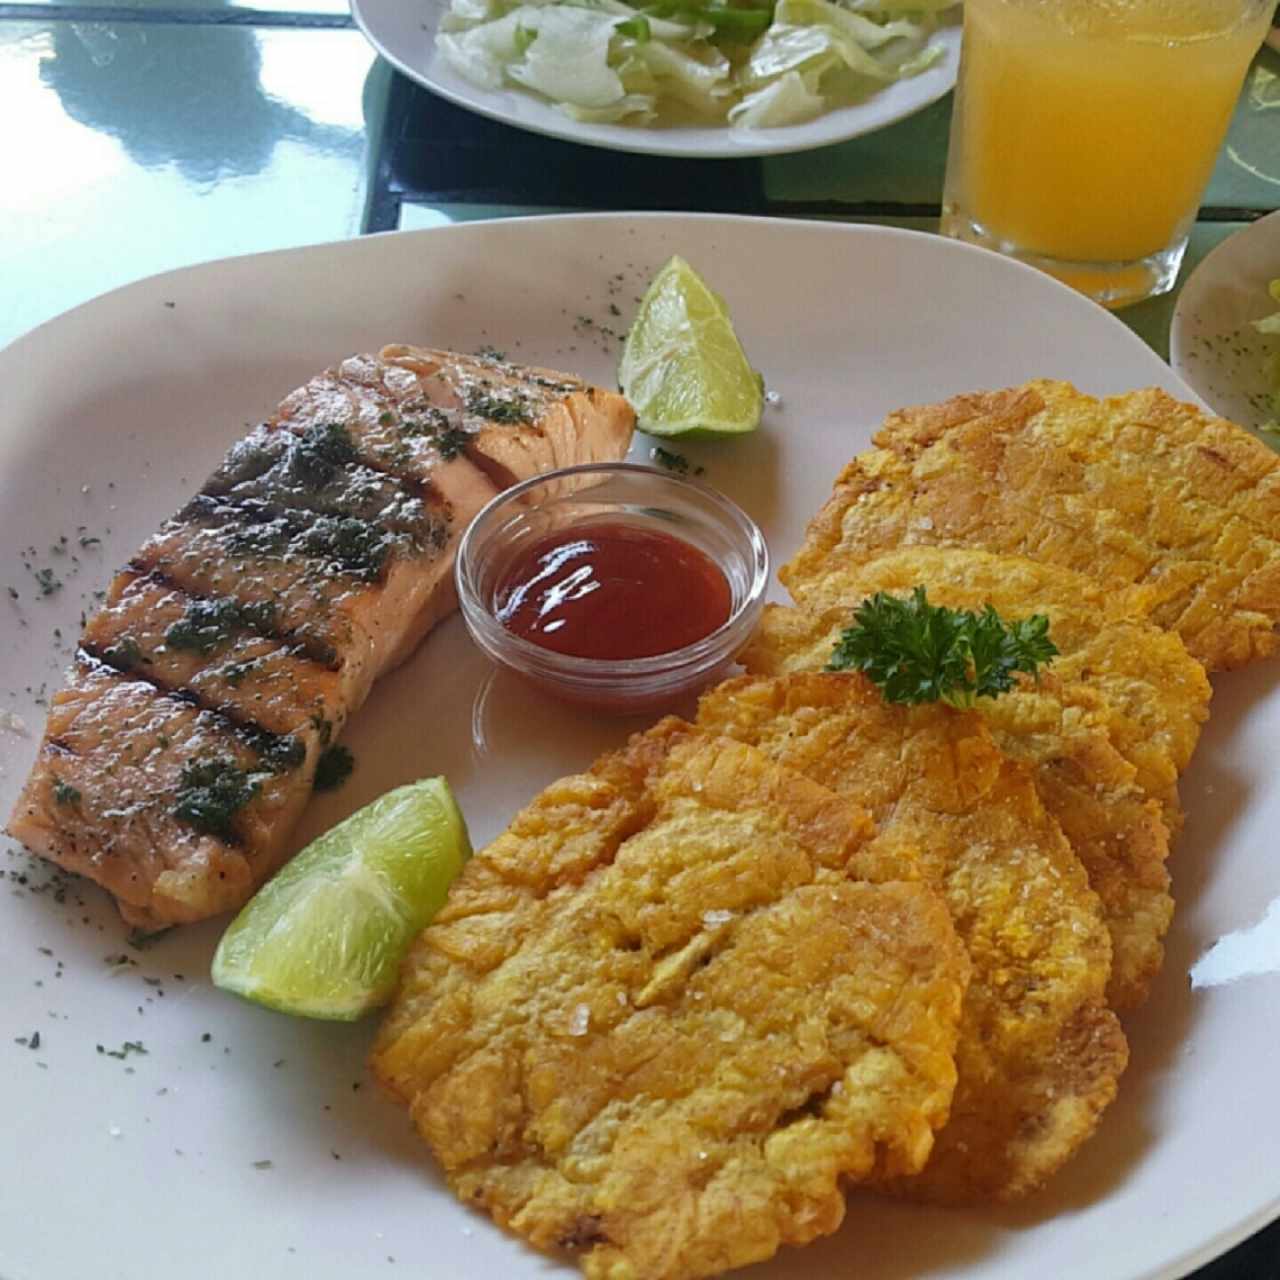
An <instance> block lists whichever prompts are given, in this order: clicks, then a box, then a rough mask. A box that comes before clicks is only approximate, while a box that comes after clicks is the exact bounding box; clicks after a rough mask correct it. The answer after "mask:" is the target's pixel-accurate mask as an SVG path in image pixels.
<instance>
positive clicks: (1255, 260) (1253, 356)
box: [1169, 212, 1280, 427]
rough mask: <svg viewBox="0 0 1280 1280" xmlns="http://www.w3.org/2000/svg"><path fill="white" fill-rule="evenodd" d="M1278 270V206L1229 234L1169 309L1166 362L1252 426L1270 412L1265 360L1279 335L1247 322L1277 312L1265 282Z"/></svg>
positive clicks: (1222, 409)
mask: <svg viewBox="0 0 1280 1280" xmlns="http://www.w3.org/2000/svg"><path fill="white" fill-rule="evenodd" d="M1277 276H1280V212H1276V213H1269V214H1268V215H1267V216H1266V217H1265V218H1259V219H1258V221H1257V222H1254V223H1251V224H1250V225H1249V226H1247V227H1245V228H1244V229H1243V230H1242V231H1237V232H1236V233H1235V234H1234V235H1232V236H1229V237H1228V238H1227V239H1226V240H1224V241H1223V242H1222V243H1221V244H1220V245H1218V246H1217V248H1215V249H1214V250H1213V252H1212V253H1210V254H1209V255H1208V256H1207V257H1206V258H1205V259H1204V261H1203V262H1201V263H1200V264H1199V265H1198V266H1197V267H1196V269H1195V270H1194V271H1193V272H1192V273H1191V275H1190V277H1189V278H1188V280H1187V282H1186V284H1185V285H1184V286H1183V288H1182V292H1181V293H1180V294H1179V295H1178V303H1177V306H1176V307H1175V308H1174V311H1173V325H1172V328H1171V329H1170V332H1169V361H1170V363H1171V364H1172V365H1173V367H1174V369H1176V370H1177V371H1178V373H1179V374H1181V375H1182V377H1183V379H1184V380H1185V381H1186V382H1187V383H1188V384H1189V385H1190V386H1191V387H1193V388H1194V389H1195V390H1196V391H1197V392H1198V393H1199V394H1200V396H1201V397H1202V398H1203V399H1204V400H1205V401H1206V402H1207V403H1208V404H1209V405H1211V406H1212V407H1213V409H1214V411H1215V412H1217V413H1220V414H1221V415H1222V416H1223V417H1224V418H1230V419H1231V421H1232V422H1238V423H1240V424H1241V425H1242V426H1246V427H1258V426H1260V425H1261V424H1262V423H1264V422H1266V421H1268V419H1271V418H1274V417H1275V414H1274V412H1272V410H1271V409H1270V407H1269V399H1268V397H1269V395H1270V393H1272V392H1274V390H1275V388H1274V386H1273V385H1272V384H1271V381H1270V368H1271V361H1272V360H1273V359H1274V353H1275V352H1277V351H1280V339H1278V338H1276V337H1274V336H1271V337H1268V336H1265V335H1263V334H1261V333H1259V332H1258V331H1257V330H1256V329H1255V328H1254V327H1253V326H1252V325H1251V324H1250V323H1249V322H1250V321H1251V320H1259V319H1261V318H1262V317H1263V316H1265V315H1270V314H1271V313H1272V312H1273V311H1275V310H1277V307H1278V306H1280V304H1277V303H1276V302H1274V301H1273V300H1272V298H1271V296H1270V294H1268V293H1267V284H1268V282H1269V281H1271V280H1274V279H1275V278H1276V277H1277Z"/></svg>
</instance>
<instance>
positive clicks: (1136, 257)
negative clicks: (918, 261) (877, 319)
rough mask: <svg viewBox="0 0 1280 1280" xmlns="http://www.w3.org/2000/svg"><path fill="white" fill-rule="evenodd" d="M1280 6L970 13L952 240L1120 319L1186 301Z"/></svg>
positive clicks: (1152, 4)
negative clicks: (1236, 126)
mask: <svg viewBox="0 0 1280 1280" xmlns="http://www.w3.org/2000/svg"><path fill="white" fill-rule="evenodd" d="M1274 10H1275V0H965V6H964V49H963V53H962V56H961V60H960V81H959V84H958V85H957V87H956V101H955V114H954V117H953V120H952V125H951V147H950V151H949V153H948V156H947V177H946V188H945V191H944V193H943V215H942V230H943V232H944V233H945V234H947V235H950V236H954V237H956V238H957V239H960V240H967V241H969V242H971V243H974V244H980V245H984V246H986V247H987V248H989V249H995V250H998V251H999V252H1001V253H1005V254H1009V255H1011V256H1013V257H1015V258H1019V259H1021V260H1022V261H1024V262H1029V263H1032V264H1033V265H1035V266H1037V267H1040V268H1042V269H1044V270H1046V271H1048V272H1050V273H1051V274H1052V275H1054V276H1057V277H1058V278H1059V279H1060V280H1063V281H1065V282H1066V283H1067V284H1070V285H1073V286H1074V287H1075V288H1077V289H1079V290H1081V291H1082V292H1084V293H1086V294H1088V295H1089V296H1090V297H1092V298H1094V299H1096V300H1097V301H1098V302H1101V303H1103V304H1104V305H1105V306H1109V307H1120V306H1126V305H1127V304H1129V303H1131V302H1137V301H1139V300H1141V299H1142V298H1149V297H1152V296H1154V295H1155V294H1159V293H1163V292H1165V291H1166V290H1168V289H1170V288H1171V287H1172V286H1173V282H1174V280H1175V278H1176V277H1177V274H1178V267H1179V265H1180V264H1181V262H1182V255H1183V252H1184V251H1185V249H1186V245H1187V235H1188V233H1189V231H1190V229H1191V224H1192V223H1193V222H1194V220H1195V216H1196V211H1197V208H1198V207H1199V202H1200V197H1201V195H1202V193H1203V192H1204V189H1205V187H1206V186H1207V185H1208V182H1209V176H1210V174H1211V173H1212V171H1213V165H1214V161H1215V159H1216V157H1217V154H1218V149H1219V148H1220V147H1221V145H1222V139H1223V137H1224V136H1225V134H1226V131H1227V126H1228V124H1229V123H1230V121H1231V114H1232V111H1233V110H1234V107H1235V104H1236V100H1237V98H1238V97H1239V94H1240V86H1241V83H1242V82H1243V80H1244V76H1245V72H1246V71H1247V70H1248V67H1249V62H1250V59H1251V58H1252V57H1253V55H1254V54H1255V53H1256V52H1257V50H1258V47H1259V45H1260V44H1261V42H1262V38H1263V36H1264V35H1265V34H1266V31H1267V27H1268V24H1269V21H1270V17H1271V14H1272V13H1273V12H1274Z"/></svg>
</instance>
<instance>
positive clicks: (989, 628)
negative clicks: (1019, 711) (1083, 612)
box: [827, 587, 1058, 707]
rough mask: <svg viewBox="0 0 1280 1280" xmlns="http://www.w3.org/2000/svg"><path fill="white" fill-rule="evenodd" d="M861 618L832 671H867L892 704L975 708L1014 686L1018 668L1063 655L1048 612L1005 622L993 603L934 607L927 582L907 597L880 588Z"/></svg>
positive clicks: (840, 644) (839, 647)
mask: <svg viewBox="0 0 1280 1280" xmlns="http://www.w3.org/2000/svg"><path fill="white" fill-rule="evenodd" d="M853 620H854V625H853V626H851V627H848V628H846V630H845V632H844V634H843V635H841V637H840V639H839V640H838V641H837V642H836V646H835V649H834V651H833V652H832V655H831V661H830V662H829V663H828V664H827V670H828V671H848V670H850V669H853V670H857V671H861V672H863V673H864V674H865V675H866V676H868V677H869V678H870V679H871V680H872V681H873V682H874V683H875V684H876V685H878V686H879V687H880V690H881V692H882V693H883V694H884V696H885V700H886V701H887V702H906V703H915V702H937V701H939V700H941V701H943V702H947V703H950V704H951V705H952V706H953V707H971V706H973V704H974V702H975V700H976V699H978V698H994V697H996V696H997V695H999V694H1001V693H1005V692H1007V691H1008V690H1010V689H1012V688H1013V685H1014V676H1015V674H1016V673H1017V672H1019V671H1024V672H1026V673H1027V674H1028V675H1034V674H1035V673H1036V670H1037V668H1038V667H1040V666H1042V665H1046V664H1048V663H1050V662H1052V661H1053V659H1054V657H1055V656H1056V654H1057V652H1058V648H1057V646H1056V645H1055V644H1054V643H1053V641H1052V640H1050V639H1049V619H1048V618H1046V617H1045V616H1044V615H1043V614H1033V615H1032V616H1031V617H1029V618H1023V619H1022V620H1021V621H1018V622H1005V620H1004V619H1003V618H1001V616H1000V615H999V614H998V613H997V612H996V611H995V609H994V608H993V607H992V606H991V605H987V606H986V608H984V609H983V610H982V611H981V612H980V613H974V612H973V611H971V610H968V609H948V608H947V607H946V606H945V605H933V604H930V603H929V601H928V598H927V596H926V594H925V589H924V587H916V588H915V589H914V590H913V591H912V593H911V595H910V596H909V597H905V598H903V597H898V596H891V595H887V594H885V593H884V592H883V591H878V592H876V594H875V595H873V596H871V597H870V598H868V599H866V600H864V601H863V602H862V603H861V604H860V605H859V606H858V607H857V609H855V610H854V614H853Z"/></svg>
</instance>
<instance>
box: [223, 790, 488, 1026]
mask: <svg viewBox="0 0 1280 1280" xmlns="http://www.w3.org/2000/svg"><path fill="white" fill-rule="evenodd" d="M470 855H471V842H470V840H469V839H468V837H467V827H466V823H465V822H464V820H463V817H462V813H461V812H460V810H459V809H458V806H457V803H456V801H455V800H454V798H453V793H452V792H451V791H450V790H449V784H448V783H447V782H446V781H445V780H444V779H443V778H425V779H423V780H422V781H421V782H413V783H410V784H409V785H408V786H404V787H397V788H396V790H394V791H389V792H387V794H386V795H384V796H381V797H380V798H379V799H377V800H375V801H373V803H372V804H368V805H366V806H365V807H364V808H363V809H360V810H358V811H357V812H356V813H353V814H352V815H351V817H349V818H347V819H346V820H345V821H343V822H340V823H338V825H337V826H336V827H333V828H331V829H330V830H329V831H326V832H325V833H324V835H322V836H319V837H318V838H317V839H315V840H313V841H312V842H311V843H310V844H309V845H307V847H306V848H305V849H303V850H302V852H301V853H299V854H298V855H297V857H295V858H294V859H293V860H292V861H291V862H289V863H287V864H286V865H285V866H284V867H283V868H281V870H280V871H278V872H277V873H276V874H275V876H274V877H273V878H272V879H271V880H268V881H267V883H266V884H265V885H263V886H262V888H261V889H259V890H258V892H257V894H256V895H255V896H254V897H253V898H252V899H251V900H250V901H249V902H248V904H247V905H246V906H245V907H244V908H243V910H242V911H241V912H240V914H239V915H238V916H236V918H235V919H234V920H233V921H232V922H231V925H230V927H229V928H228V929H227V931H226V933H224V934H223V935H222V941H221V942H220V943H219V944H218V949H217V951H216V952H215V953H214V957H213V969H212V976H213V984H214V986H216V987H220V988H221V989H222V990H223V991H231V992H234V993H235V994H236V995H239V996H243V997H244V998H245V999H247V1000H252V1001H253V1002H254V1003H255V1004H262V1005H266V1006H267V1007H268V1008H271V1009H279V1010H281V1011H282V1012H284V1013H294V1014H300V1015H301V1016H303V1017H307V1018H331V1019H336V1020H340V1021H345V1022H350V1021H354V1020H355V1019H356V1018H359V1017H360V1016H361V1015H362V1014H364V1013H367V1012H368V1011H369V1010H370V1009H374V1008H376V1007H377V1006H378V1005H381V1004H385V1003H386V1002H387V1001H388V1000H389V999H390V998H391V996H392V993H393V992H394V990H395V985H396V978H397V974H398V972H399V967H400V961H401V959H402V958H403V957H404V954H405V952H406V950H407V949H408V947H409V944H410V943H411V942H412V941H413V939H414V938H415V937H416V936H417V935H418V933H419V932H420V931H421V929H422V928H423V926H424V925H425V924H426V923H427V922H428V921H429V920H430V919H431V917H432V916H433V915H435V913H436V912H437V911H438V910H439V909H440V907H441V906H442V905H443V903H444V900H445V897H446V895H447V894H448V892H449V885H450V884H451V883H452V881H453V878H454V877H455V876H456V875H457V874H458V872H459V871H460V870H461V869H462V864H463V863H464V862H465V861H466V859H467V858H468V857H469V856H470Z"/></svg>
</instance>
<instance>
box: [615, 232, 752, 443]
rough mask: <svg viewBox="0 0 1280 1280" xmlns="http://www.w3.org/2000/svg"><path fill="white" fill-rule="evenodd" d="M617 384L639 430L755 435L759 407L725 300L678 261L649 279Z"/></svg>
mask: <svg viewBox="0 0 1280 1280" xmlns="http://www.w3.org/2000/svg"><path fill="white" fill-rule="evenodd" d="M618 383H619V385H620V386H621V387H622V392H623V394H624V395H625V396H626V397H627V399H628V400H629V401H630V402H631V407H632V408H633V409H634V410H635V411H636V417H637V425H638V426H639V428H640V430H641V431H646V432H648V433H649V434H650V435H654V436H683V435H688V436H731V435H742V434H743V433H745V432H748V431H753V430H754V429H755V428H756V426H757V425H758V424H759V422H760V413H761V410H762V409H763V407H764V388H763V384H762V382H761V379H760V375H759V374H758V373H756V371H755V370H754V369H752V367H751V365H750V363H749V362H748V360H747V357H746V353H745V352H744V351H743V350H742V344H741V343H740V342H739V341H738V335H737V334H736V333H734V331H733V322H732V321H731V320H730V319H729V311H728V308H727V307H726V306H725V304H724V301H723V300H722V299H721V298H719V297H717V295H716V294H714V293H713V292H712V291H711V289H710V288H709V287H708V286H707V283H706V281H704V280H703V279H702V277H701V276H699V275H698V273H697V272H696V271H695V270H694V269H693V268H692V267H691V266H690V265H689V264H688V263H687V262H686V261H685V260H684V259H683V258H680V257H674V258H672V259H671V261H670V262H668V263H667V264H666V266H664V267H663V268H662V270H661V271H659V272H658V274H657V275H656V276H655V277H654V278H653V283H652V284H650V286H649V289H648V291H647V292H646V293H645V295H644V297H643V298H642V299H641V301H640V309H639V310H638V311H637V312H636V318H635V320H634V322H633V323H632V325H631V330H630V332H629V333H628V334H627V341H626V345H625V346H624V347H623V349H622V359H621V361H620V362H619V365H618Z"/></svg>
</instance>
